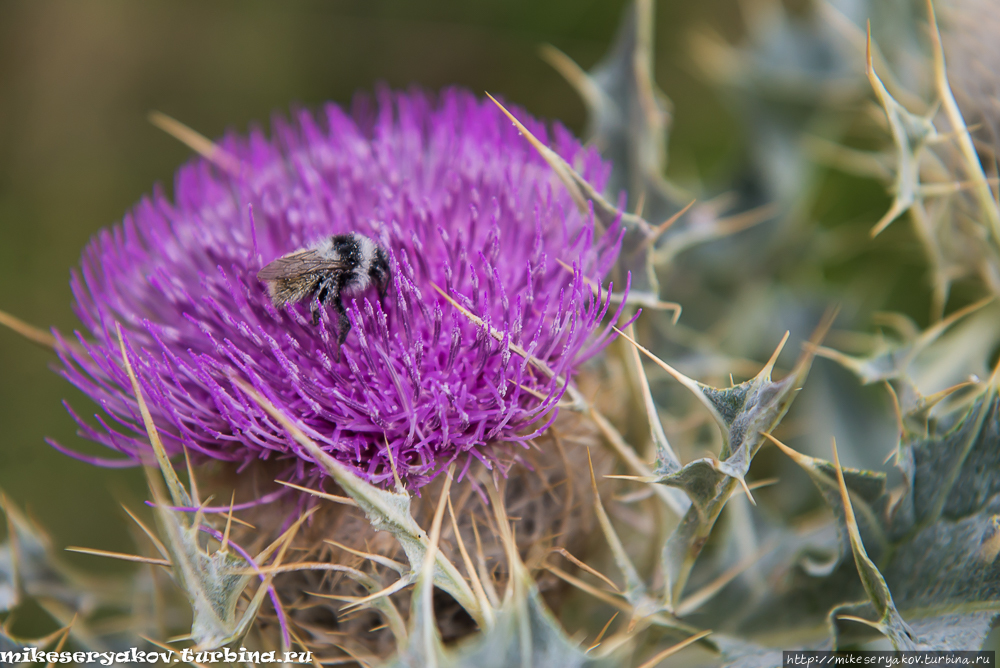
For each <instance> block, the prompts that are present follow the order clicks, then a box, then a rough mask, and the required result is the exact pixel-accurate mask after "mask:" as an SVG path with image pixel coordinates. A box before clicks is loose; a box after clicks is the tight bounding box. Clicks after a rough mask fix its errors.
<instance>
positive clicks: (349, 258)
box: [257, 232, 391, 346]
mask: <svg viewBox="0 0 1000 668" xmlns="http://www.w3.org/2000/svg"><path fill="white" fill-rule="evenodd" d="M257 278H258V279H259V280H261V281H264V282H266V283H267V289H268V295H269V296H270V298H271V302H272V303H273V304H274V305H275V306H277V307H282V306H285V305H287V304H294V303H297V302H300V301H303V300H304V299H308V298H312V302H311V303H310V310H311V311H312V319H313V324H314V325H315V324H319V317H320V308H321V307H322V306H324V305H326V306H333V308H334V310H336V312H337V316H338V322H337V343H338V346H339V345H340V344H343V343H344V340H345V339H346V338H347V333H348V332H349V331H350V330H351V322H350V320H348V318H347V312H346V311H345V310H344V304H343V302H342V301H341V297H343V296H350V295H355V294H359V293H362V292H364V291H365V290H367V289H369V288H371V287H373V286H374V287H377V288H378V290H379V296H380V297H381V296H383V295H384V294H385V291H386V289H387V288H388V286H389V280H390V278H391V273H390V270H389V259H388V256H387V255H386V252H385V250H383V249H382V248H381V247H380V246H379V245H378V244H376V243H375V242H374V241H372V240H371V239H369V238H368V237H366V236H364V235H363V234H358V233H357V232H353V233H351V234H337V235H334V236H331V237H327V238H325V239H323V240H322V241H320V242H319V243H317V244H315V245H313V246H310V247H309V248H302V249H300V250H297V251H294V252H292V253H289V254H288V255H283V256H281V257H279V258H278V259H276V260H274V261H272V262H270V263H269V264H268V265H267V266H265V267H264V268H263V269H261V270H260V271H259V272H257Z"/></svg>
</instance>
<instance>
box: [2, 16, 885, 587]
mask: <svg viewBox="0 0 1000 668" xmlns="http://www.w3.org/2000/svg"><path fill="white" fill-rule="evenodd" d="M624 6H625V2H623V1H622V0H545V1H541V2H540V1H537V0H476V1H474V2H468V1H467V0H422V1H421V2H412V1H410V0H388V1H387V0H356V1H348V0H322V1H320V0H292V1H287V2H274V1H257V0H253V1H247V0H239V1H236V0H218V1H213V2H203V1H200V0H171V1H170V2H167V1H166V0H155V1H150V2H141V3H140V2H133V1H131V0H91V1H88V2H70V1H69V0H3V2H0V309H2V310H4V311H6V312H8V313H10V314H13V315H15V316H17V317H19V318H21V319H23V320H25V321H27V322H29V323H32V324H34V325H36V326H39V327H42V328H45V329H47V328H49V327H57V328H59V329H60V330H61V331H63V332H71V331H72V330H73V329H74V328H75V327H76V326H78V323H77V320H76V318H75V316H74V315H73V312H72V309H71V294H70V289H69V274H70V269H71V268H72V267H74V266H75V265H76V264H77V262H78V260H79V257H80V252H81V250H82V248H83V247H84V245H85V244H86V243H87V240H88V239H89V238H90V237H91V236H92V235H93V234H94V233H95V232H96V231H97V230H99V229H101V228H103V227H106V226H109V225H112V224H115V223H116V222H117V221H119V220H120V219H121V218H122V216H123V215H124V213H125V212H126V211H127V210H128V209H129V208H130V207H131V206H132V205H133V204H134V203H136V202H137V201H138V200H139V199H140V198H141V197H142V196H143V195H144V194H145V193H148V192H150V191H151V189H152V187H153V185H154V184H156V183H159V184H162V186H163V187H164V188H165V189H166V190H167V192H170V191H171V189H172V179H173V173H174V171H175V170H176V168H177V167H178V166H179V165H180V164H182V163H183V162H184V161H186V160H188V159H189V158H190V157H191V152H190V151H189V149H188V148H187V147H185V146H183V145H182V144H180V143H179V142H178V141H176V140H175V139H173V138H172V137H170V136H168V135H166V134H164V133H163V132H162V131H160V130H158V129H156V128H155V127H154V126H152V125H151V124H150V123H149V122H148V120H147V115H148V113H149V112H150V111H151V110H159V111H162V112H164V113H166V114H169V115H171V116H173V117H174V118H177V119H179V120H181V121H183V122H184V123H186V124H188V125H190V126H191V127H193V128H195V129H196V130H198V131H200V132H202V133H203V134H205V135H207V136H209V137H215V136H219V135H221V134H222V133H223V132H224V131H225V130H226V129H228V128H236V129H237V130H240V131H245V130H246V128H247V127H248V126H249V125H250V124H253V123H259V124H262V125H264V126H267V125H268V123H269V119H270V117H271V115H272V113H283V112H284V111H285V110H287V109H289V108H290V106H293V105H305V106H316V105H319V104H320V103H322V102H324V101H327V100H333V101H336V102H339V103H342V104H348V103H349V102H350V100H351V97H352V95H353V94H354V93H355V91H358V90H371V89H372V88H373V86H374V85H376V84H377V83H379V82H384V83H387V84H389V85H390V86H393V87H402V86H410V85H419V86H424V87H427V88H430V89H436V88H440V87H442V86H448V85H455V84H457V85H461V86H465V87H468V88H470V89H471V90H473V91H477V92H483V91H489V92H491V93H494V94H500V95H502V96H504V97H505V98H506V99H508V100H511V101H514V102H516V103H518V104H520V105H522V106H523V107H525V108H527V109H528V110H529V111H530V112H531V113H532V114H534V115H536V116H541V117H546V118H550V119H558V120H560V121H562V122H563V123H564V124H566V125H567V126H568V127H570V128H571V129H573V130H574V131H576V132H577V133H580V132H582V130H583V126H584V121H585V112H584V107H583V105H582V104H581V102H580V101H579V98H578V96H577V95H576V93H575V92H574V91H573V90H572V89H571V88H570V86H569V85H568V84H566V83H565V81H564V80H563V79H562V77H561V76H560V75H559V74H558V73H557V72H555V71H554V70H553V69H552V68H551V67H550V66H549V65H548V64H546V63H545V62H543V61H542V59H541V58H540V57H539V51H538V49H539V46H540V45H542V44H544V43H549V44H552V45H554V46H556V47H558V48H559V49H561V50H563V51H564V52H566V53H567V54H568V55H570V56H571V57H572V58H574V59H575V60H576V61H577V62H578V63H580V64H581V65H582V66H584V67H590V66H591V65H593V64H594V63H595V62H596V61H597V60H598V59H599V58H600V57H601V55H602V54H603V53H604V52H605V50H606V49H607V47H608V44H609V42H610V41H611V38H612V36H613V34H614V31H615V28H616V26H617V25H618V23H619V20H620V18H621V14H622V11H623V8H624ZM656 20H657V35H656V43H657V63H656V78H657V81H658V83H659V84H660V86H661V87H662V88H663V90H665V91H666V92H667V93H668V95H669V96H670V97H671V99H672V101H673V104H674V120H673V132H672V134H671V139H670V157H671V161H670V170H671V176H673V177H674V178H675V179H678V180H680V181H684V180H685V179H693V178H695V177H697V178H699V179H701V180H709V181H710V180H711V178H712V175H713V174H714V173H724V172H725V171H726V166H727V164H730V163H732V162H733V161H734V160H736V159H737V158H738V155H739V151H740V148H739V147H740V145H741V143H740V136H739V130H738V129H737V125H736V123H735V122H734V120H733V119H732V118H731V117H730V116H728V115H727V113H726V111H725V110H724V107H723V105H722V104H721V103H720V101H719V100H718V99H717V98H716V96H715V94H714V93H713V92H712V91H711V90H710V89H709V88H708V87H707V85H706V84H705V83H704V82H703V80H702V79H701V78H700V77H699V76H697V74H696V72H695V68H694V67H693V65H692V62H691V55H690V49H689V45H688V40H687V33H688V31H689V30H690V29H691V28H692V26H697V25H699V24H703V23H709V24H711V25H712V26H713V28H714V29H715V30H717V31H719V32H721V33H722V34H723V35H733V34H736V33H738V31H739V30H740V19H739V15H738V13H737V12H736V6H735V4H734V3H733V2H730V1H729V0H710V1H708V2H700V3H686V2H659V3H657V19H656ZM880 204H881V203H880V202H879V201H876V203H875V207H876V210H877V206H879V205H880ZM873 212H874V210H873ZM53 360H54V355H53V354H52V353H51V352H50V351H47V350H44V349H41V348H39V347H36V346H35V345H33V344H31V343H29V342H27V341H26V340H24V339H22V338H21V337H20V336H18V335H17V334H15V333H13V332H11V331H9V330H7V329H0V489H2V490H3V491H4V492H5V493H6V494H7V495H8V496H9V497H10V498H11V499H12V500H13V501H14V502H15V503H16V504H17V505H19V506H21V507H26V508H27V509H28V511H29V512H30V513H31V514H32V515H33V516H34V517H35V518H37V520H38V521H39V523H40V524H41V525H42V526H43V527H44V528H45V529H46V530H48V531H49V532H51V534H52V535H53V537H54V541H55V543H56V545H57V546H59V547H61V546H65V545H83V546H91V547H99V548H102V549H107V550H119V551H132V550H133V549H134V548H133V547H132V543H131V539H130V537H129V534H128V533H127V531H126V529H125V526H126V523H127V520H125V519H124V514H123V513H122V511H121V509H120V507H119V503H121V502H126V503H127V504H128V505H130V506H132V507H135V506H138V505H139V504H140V503H141V500H142V499H144V498H145V496H146V492H145V487H144V482H143V481H142V476H141V474H140V472H138V471H136V470H124V471H122V470H102V469H98V468H95V467H92V466H90V465H87V464H84V463H82V462H78V461H76V460H73V459H71V458H69V457H66V456H64V455H62V454H60V453H58V452H57V451H55V450H54V449H52V448H51V447H49V446H48V445H47V444H46V443H45V440H44V439H45V438H52V439H54V440H56V441H58V442H59V443H61V444H63V445H66V446H68V447H70V448H74V449H78V450H80V451H83V452H90V453H101V454H106V451H104V450H103V448H100V447H99V446H95V445H94V444H91V443H89V442H86V441H84V440H82V439H80V438H79V437H77V436H76V434H75V424H74V423H73V421H72V420H71V419H70V417H69V416H68V415H67V413H66V411H65V410H64V409H63V407H62V405H61V402H62V401H63V400H67V401H69V402H70V403H71V404H72V405H73V406H74V407H75V408H76V409H77V410H78V411H79V412H80V413H81V414H82V415H84V416H88V415H91V414H92V413H93V412H94V407H93V405H92V404H91V403H90V402H89V400H87V399H86V398H85V397H83V396H82V395H81V394H80V393H78V392H77V391H75V389H74V388H72V387H71V386H70V385H69V384H68V383H66V382H65V381H63V379H62V378H60V377H59V376H58V375H57V374H56V373H54V372H52V371H51V370H50V369H49V367H50V365H51V364H52V362H53ZM66 557H67V559H68V560H69V561H71V562H75V563H77V564H79V565H81V566H85V567H86V568H90V569H96V570H107V569H114V568H119V567H120V565H119V564H118V563H116V562H113V561H111V560H104V559H98V558H95V557H89V556H81V555H72V554H68V555H66Z"/></svg>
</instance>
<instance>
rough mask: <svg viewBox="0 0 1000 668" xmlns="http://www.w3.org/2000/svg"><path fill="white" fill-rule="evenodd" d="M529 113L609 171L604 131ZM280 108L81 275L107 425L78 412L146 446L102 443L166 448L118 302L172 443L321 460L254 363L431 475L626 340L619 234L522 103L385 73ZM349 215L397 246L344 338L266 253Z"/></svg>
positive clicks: (84, 385)
mask: <svg viewBox="0 0 1000 668" xmlns="http://www.w3.org/2000/svg"><path fill="white" fill-rule="evenodd" d="M519 115H520V116H521V117H522V118H523V117H524V114H519ZM525 123H526V126H527V127H528V128H529V129H530V130H531V131H532V132H533V133H534V134H535V135H536V136H538V137H539V138H542V139H543V141H546V143H549V144H550V145H551V146H552V147H553V148H554V149H555V150H556V151H557V152H558V153H559V154H560V155H562V156H563V157H564V158H565V159H566V160H568V161H569V162H570V163H571V164H573V165H574V166H575V167H576V168H577V169H578V171H579V172H580V173H581V174H582V175H583V176H584V177H585V178H586V179H588V180H589V181H591V182H592V183H593V184H594V185H595V186H596V187H597V188H598V189H600V188H601V187H602V186H603V181H604V180H605V179H606V177H607V174H608V169H607V166H606V165H605V164H604V163H602V162H601V160H600V158H599V156H598V154H597V153H596V152H595V151H592V150H587V149H584V148H582V147H581V146H580V144H579V143H578V142H577V141H576V140H575V139H574V138H573V137H572V136H571V135H570V134H569V133H568V132H567V131H566V130H564V129H563V128H561V127H560V126H555V127H554V128H553V130H552V132H551V133H549V132H548V131H547V129H546V127H545V126H544V125H543V124H541V123H539V122H537V121H533V120H531V119H526V120H525ZM274 128H275V129H274V136H273V137H271V138H268V137H266V136H265V135H264V134H263V133H262V132H260V131H253V132H251V133H250V136H249V137H242V136H237V135H235V134H230V135H228V136H227V137H225V139H224V140H223V141H222V142H220V144H219V147H218V149H217V152H218V154H219V155H224V156H225V157H226V158H227V160H216V161H215V162H210V161H208V160H202V159H198V160H194V161H192V162H191V163H189V164H188V165H186V166H185V167H183V168H182V169H181V170H180V171H179V173H178V174H177V177H176V184H175V196H174V198H173V201H171V200H170V199H168V198H167V197H166V196H165V195H164V194H163V193H162V192H155V193H154V194H153V195H152V196H151V197H148V198H146V199H144V200H142V201H141V202H140V203H139V204H138V205H137V206H136V207H135V208H134V210H133V211H132V212H131V213H130V214H129V215H127V216H126V217H125V219H124V221H123V222H122V223H121V224H120V225H117V226H115V227H113V228H111V229H108V230H105V231H103V232H101V233H100V234H99V235H98V236H97V237H96V238H95V239H94V240H93V241H92V242H91V243H90V245H89V246H88V247H87V248H86V250H85V251H84V254H83V259H82V262H81V265H80V267H79V270H78V271H76V272H74V275H73V279H72V287H73V291H74V295H75V300H76V304H75V308H76V312H77V315H78V316H79V318H80V320H81V321H82V323H83V326H84V330H85V331H84V333H79V332H78V333H77V339H78V341H79V344H80V345H79V346H75V345H70V344H67V345H65V346H63V347H62V351H61V360H62V366H61V372H62V373H63V375H64V376H65V377H66V378H67V379H68V380H69V381H70V382H72V383H73V384H74V385H76V386H77V387H78V388H80V389H81V390H83V391H84V392H85V393H86V394H88V395H89V396H90V397H92V398H93V399H94V400H95V401H96V402H97V403H98V404H99V405H100V406H101V409H102V411H103V414H99V415H97V416H96V420H97V423H98V425H99V426H92V425H90V424H89V423H88V422H86V421H85V420H83V419H81V418H80V417H79V416H77V415H76V414H75V413H73V415H74V417H75V418H76V419H77V421H78V423H79V425H80V428H81V433H82V435H84V436H85V437H87V438H89V439H92V440H94V441H97V442H100V443H102V444H104V445H106V446H108V447H110V448H112V449H114V450H117V451H118V452H120V453H122V454H124V455H125V457H124V458H117V459H115V458H111V459H99V458H87V459H88V460H89V461H92V462H94V463H98V464H114V463H119V464H125V463H132V462H135V461H139V460H144V459H147V458H148V453H147V448H148V445H146V442H145V440H144V438H143V429H142V421H141V418H140V416H139V412H138V408H137V405H136V402H135V398H134V396H133V394H132V392H131V388H130V384H129V380H128V378H127V376H126V373H125V371H124V368H123V364H122V360H121V355H120V352H118V350H119V348H118V342H117V338H116V334H115V324H116V323H119V324H120V325H121V328H122V331H123V336H124V339H125V342H126V348H127V350H128V354H129V359H130V361H131V363H132V365H133V367H134V368H135V370H136V373H137V375H138V377H139V379H140V382H141V386H142V389H143V392H144V394H145V396H146V399H147V402H148V404H149V405H150V410H151V412H152V413H153V417H154V420H155V422H156V424H157V426H158V428H159V429H160V431H161V432H162V435H163V438H164V443H165V445H166V447H167V449H168V450H170V451H171V452H173V453H178V452H180V451H181V449H182V447H186V448H187V449H188V450H189V451H190V452H191V453H192V454H193V455H198V456H201V457H202V458H211V459H216V460H224V461H229V462H233V463H234V464H236V465H238V466H247V465H249V464H250V463H251V462H253V461H255V460H259V459H272V460H278V461H279V462H280V463H281V464H283V466H284V469H285V471H284V475H286V476H291V477H293V478H294V479H297V480H300V481H301V480H305V479H309V478H313V477H318V476H319V475H320V473H319V469H318V467H316V466H315V465H314V463H313V462H312V460H311V459H310V457H309V456H308V455H307V454H306V453H304V452H303V451H302V450H301V449H300V448H299V447H298V446H297V445H296V444H295V442H294V441H293V440H292V439H291V438H290V437H289V436H288V435H287V434H286V433H285V431H284V430H283V429H282V428H281V427H280V425H278V424H276V423H275V422H274V421H273V420H272V419H270V418H269V416H268V415H267V414H266V413H265V412H264V411H263V410H262V409H261V408H260V407H259V406H258V405H256V404H255V403H254V402H253V401H252V400H251V399H250V398H249V397H247V396H246V395H245V394H244V393H243V392H242V391H241V390H240V389H239V387H238V386H237V384H236V382H235V379H236V378H239V379H242V380H243V381H245V382H248V383H249V384H250V385H252V386H253V387H254V388H255V389H256V390H257V391H258V392H260V393H261V394H262V395H264V396H266V397H267V398H268V399H269V401H271V402H272V403H274V405H276V406H278V407H279V408H281V409H282V410H283V411H284V412H286V413H287V414H288V415H289V416H290V417H292V418H294V419H295V420H296V421H297V422H298V423H299V424H300V425H301V426H302V427H303V428H304V430H305V431H306V432H307V433H308V434H309V436H310V437H311V438H313V439H314V440H315V441H316V442H317V443H319V444H321V446H322V447H323V448H324V449H325V450H327V451H328V452H329V453H331V454H332V455H334V456H335V457H336V458H337V459H339V460H340V461H342V462H343V463H345V464H348V465H349V466H351V467H353V468H354V469H355V470H356V471H357V472H358V473H359V474H360V475H362V476H363V477H366V478H368V479H370V480H373V481H376V482H378V481H384V480H386V479H391V478H392V468H391V464H393V463H394V465H395V467H396V469H397V471H398V473H399V475H400V477H402V478H403V479H405V480H407V481H408V483H409V484H411V485H413V486H419V485H421V484H423V483H425V482H427V481H428V480H429V479H431V478H432V477H433V476H434V475H435V474H436V473H437V472H439V471H440V470H441V469H442V467H444V466H446V465H447V464H449V463H450V462H452V461H455V460H458V461H459V465H460V466H461V465H463V462H470V461H472V460H473V459H474V458H478V459H481V460H483V461H485V462H487V463H488V464H492V463H494V462H496V461H498V451H497V450H496V449H495V448H494V447H493V445H492V444H494V443H496V442H501V441H523V440H525V439H527V438H530V437H531V436H532V434H533V433H537V431H538V430H539V429H540V428H543V427H544V425H545V424H546V421H547V420H548V419H551V417H552V415H553V414H554V410H553V409H554V408H555V405H556V403H557V401H558V400H559V398H560V397H561V396H562V394H563V392H564V391H565V387H566V383H567V380H568V379H569V378H570V377H571V374H572V372H573V370H574V369H575V367H577V365H579V364H580V363H581V362H582V361H583V360H585V359H586V358H587V357H588V356H590V355H593V354H594V353H595V352H597V351H598V350H599V349H600V347H601V346H602V345H603V344H604V343H605V342H606V340H607V336H608V332H607V330H601V331H597V330H598V329H599V326H600V322H601V319H602V317H603V316H604V314H605V312H606V310H607V308H608V300H607V298H606V294H605V295H603V296H602V295H601V294H598V291H597V290H596V287H597V285H598V284H599V282H600V279H601V278H602V276H604V275H605V274H606V273H607V272H608V270H609V269H610V266H611V265H612V263H613V262H614V260H615V257H616V255H617V250H618V241H619V239H620V234H619V233H618V232H617V231H616V230H610V231H608V232H607V233H605V234H603V235H602V234H601V233H600V231H599V230H595V227H594V222H593V217H592V216H588V215H586V214H581V213H580V212H579V211H578V210H577V209H576V207H575V206H574V205H573V202H572V200H571V199H570V197H569V196H568V195H567V194H566V193H565V191H564V189H563V187H562V186H561V185H560V183H559V181H558V179H557V178H556V176H555V175H554V173H553V171H552V170H551V168H550V167H549V166H548V165H547V164H546V163H545V162H544V161H543V160H542V159H541V158H540V157H539V156H538V155H537V154H536V152H535V150H534V149H533V148H531V146H530V145H529V144H528V142H526V141H525V140H524V139H522V138H520V137H519V136H518V133H517V130H516V129H515V128H514V127H512V126H511V124H510V122H509V121H507V120H506V119H505V118H504V117H503V116H502V115H501V113H500V111H499V110H498V109H497V108H496V107H495V106H494V105H493V104H492V103H490V102H488V101H486V102H483V101H480V100H478V99H476V98H475V97H474V96H472V95H470V94H469V93H466V92H462V91H457V90H447V91H444V92H442V93H441V94H440V95H436V96H432V95H429V94H425V93H422V92H408V93H390V92H388V91H380V93H379V94H378V96H377V98H376V100H375V102H374V103H372V102H370V101H367V100H366V99H365V100H359V102H358V103H356V104H355V107H354V110H353V113H351V114H348V113H345V112H344V111H343V110H341V108H339V107H338V106H336V105H333V104H329V105H327V106H325V107H324V108H323V109H322V111H321V112H320V113H317V114H311V113H308V112H299V113H296V114H295V117H294V120H293V121H291V122H287V121H283V120H280V119H279V120H276V121H275V123H274ZM220 165H221V167H220ZM350 232H358V233H360V234H363V235H366V236H368V237H370V238H371V239H373V240H375V241H376V242H377V243H378V244H379V245H381V246H382V247H383V248H384V249H385V250H386V252H387V255H388V258H389V264H390V268H391V275H392V281H391V284H390V285H389V287H388V290H387V291H386V294H385V295H384V296H381V297H380V295H379V294H378V291H377V290H369V291H367V292H364V293H362V294H357V295H349V296H346V297H345V298H344V300H343V303H344V307H345V308H346V311H347V317H348V319H349V320H350V323H351V329H350V334H349V335H348V336H347V339H346V341H345V343H344V344H343V346H342V347H338V346H337V338H338V337H337V314H336V312H335V311H334V310H333V309H332V308H326V309H324V310H323V311H322V313H321V318H320V322H319V323H318V324H315V325H314V324H313V322H312V317H311V314H310V306H309V303H308V302H302V303H296V304H292V305H290V306H288V307H286V308H275V306H274V305H273V304H272V302H271V301H270V300H269V298H268V293H267V285H266V284H264V283H262V282H261V281H260V280H258V278H257V273H258V271H259V270H260V269H261V267H262V266H264V265H265V264H267V263H268V262H270V261H272V260H273V259H275V258H277V257H279V256H281V255H284V254H286V253H289V252H292V251H295V250H298V249H301V248H304V247H308V246H310V245H312V244H315V243H316V242H317V241H319V240H322V239H324V238H327V237H329V236H331V235H335V234H346V233H350ZM567 267H572V270H568V269H567ZM444 295H447V297H448V298H447V299H446V298H445V296H444ZM71 413H72V411H71ZM387 448H388V450H389V451H388V452H387ZM390 455H391V460H390Z"/></svg>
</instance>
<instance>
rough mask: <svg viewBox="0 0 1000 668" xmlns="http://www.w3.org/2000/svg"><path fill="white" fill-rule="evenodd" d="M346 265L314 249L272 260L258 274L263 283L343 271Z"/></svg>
mask: <svg viewBox="0 0 1000 668" xmlns="http://www.w3.org/2000/svg"><path fill="white" fill-rule="evenodd" d="M343 268H344V263H343V262H341V261H340V260H339V259H337V258H331V257H329V255H324V254H322V253H319V252H317V251H315V250H312V249H307V250H301V251H296V252H294V253H289V254H288V255H283V256H282V257H279V258H278V259H276V260H272V261H271V262H270V263H268V264H267V265H266V266H264V268H262V269H261V270H260V271H258V272H257V278H258V279H259V280H261V281H276V280H279V279H286V280H287V279H296V278H302V277H303V276H306V275H308V274H316V273H321V272H327V271H335V270H337V269H343Z"/></svg>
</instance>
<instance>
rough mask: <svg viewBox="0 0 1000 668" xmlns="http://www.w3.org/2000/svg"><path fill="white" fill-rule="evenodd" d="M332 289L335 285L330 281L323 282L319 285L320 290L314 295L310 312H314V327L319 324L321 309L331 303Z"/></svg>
mask: <svg viewBox="0 0 1000 668" xmlns="http://www.w3.org/2000/svg"><path fill="white" fill-rule="evenodd" d="M332 287H333V285H332V284H331V283H330V281H328V280H327V281H323V282H322V283H320V284H319V289H317V290H316V292H315V294H314V295H313V300H312V304H310V307H309V310H310V311H312V319H313V326H316V325H318V324H319V309H320V307H322V306H323V305H324V304H326V303H328V302H329V301H330V293H331V288H332Z"/></svg>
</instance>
